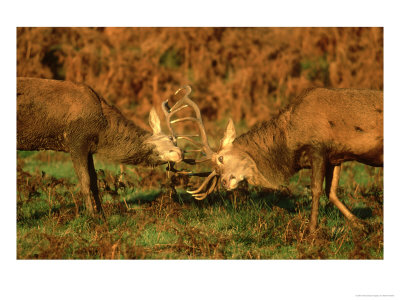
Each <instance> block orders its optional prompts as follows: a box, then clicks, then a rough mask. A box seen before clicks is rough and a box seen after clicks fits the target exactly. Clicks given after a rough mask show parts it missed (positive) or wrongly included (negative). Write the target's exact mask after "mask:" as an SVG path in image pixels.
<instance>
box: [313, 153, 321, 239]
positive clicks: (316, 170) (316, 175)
mask: <svg viewBox="0 0 400 300" xmlns="http://www.w3.org/2000/svg"><path fill="white" fill-rule="evenodd" d="M311 172H312V175H311V194H312V205H311V217H310V233H313V232H314V231H315V230H316V228H317V222H318V206H319V198H320V197H321V194H322V185H323V183H324V177H325V161H324V158H323V156H322V155H314V157H313V159H312V163H311Z"/></svg>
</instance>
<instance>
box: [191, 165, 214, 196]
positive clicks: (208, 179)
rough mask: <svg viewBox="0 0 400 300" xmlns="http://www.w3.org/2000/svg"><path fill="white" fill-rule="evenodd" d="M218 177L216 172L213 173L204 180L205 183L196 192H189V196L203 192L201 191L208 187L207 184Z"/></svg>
mask: <svg viewBox="0 0 400 300" xmlns="http://www.w3.org/2000/svg"><path fill="white" fill-rule="evenodd" d="M216 175H217V172H216V171H215V170H214V171H212V172H211V174H210V175H208V177H207V178H206V179H205V180H204V182H203V183H202V184H201V185H200V187H199V188H197V189H196V190H194V191H187V192H188V193H189V194H197V193H199V192H201V190H202V189H203V188H204V187H205V186H206V185H207V183H208V182H209V181H210V180H211V179H212V178H214V177H215V176H216Z"/></svg>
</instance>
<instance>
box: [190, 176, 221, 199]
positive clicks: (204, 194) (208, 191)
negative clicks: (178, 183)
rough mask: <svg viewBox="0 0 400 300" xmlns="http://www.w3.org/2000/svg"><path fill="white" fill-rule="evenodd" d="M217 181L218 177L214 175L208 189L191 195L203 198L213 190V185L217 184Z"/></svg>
mask: <svg viewBox="0 0 400 300" xmlns="http://www.w3.org/2000/svg"><path fill="white" fill-rule="evenodd" d="M217 182H218V177H216V176H214V177H212V182H211V186H210V187H209V188H208V190H206V191H205V192H204V193H195V194H192V196H193V197H194V198H195V199H196V200H203V199H204V198H206V197H207V196H208V195H209V194H211V192H212V191H213V190H214V188H215V186H216V185H217Z"/></svg>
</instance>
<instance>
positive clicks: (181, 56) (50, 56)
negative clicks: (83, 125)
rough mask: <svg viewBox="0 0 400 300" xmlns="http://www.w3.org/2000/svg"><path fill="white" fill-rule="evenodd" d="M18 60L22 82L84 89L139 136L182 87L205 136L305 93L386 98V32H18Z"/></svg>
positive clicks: (271, 110)
mask: <svg viewBox="0 0 400 300" xmlns="http://www.w3.org/2000/svg"><path fill="white" fill-rule="evenodd" d="M17 59H18V64H17V74H18V76H32V77H42V78H56V79H66V80H71V81H79V82H85V83H86V84H88V85H90V86H91V87H93V88H94V90H96V91H97V92H99V93H100V94H102V95H103V96H104V97H105V98H106V99H107V100H108V101H110V102H112V103H114V104H117V105H118V107H119V108H120V109H122V112H123V113H124V114H126V115H127V116H128V117H129V118H131V119H133V120H134V121H135V122H136V121H137V123H138V124H140V125H141V126H143V127H146V126H147V124H146V121H145V119H146V116H147V114H148V112H149V110H150V107H151V105H153V104H154V105H155V106H156V107H157V109H159V107H160V105H159V104H160V103H161V101H162V100H165V99H166V98H167V97H168V96H169V95H170V94H171V93H172V92H174V91H175V90H176V89H177V88H179V87H182V86H184V85H186V84H189V85H190V86H191V87H192V89H193V99H194V100H195V101H196V102H197V103H199V106H200V108H201V110H202V114H203V119H204V120H207V122H208V125H209V126H210V125H212V124H215V121H217V120H221V119H222V118H225V117H227V116H232V117H233V119H234V121H235V122H238V121H241V120H245V121H246V123H247V125H248V126H251V125H253V124H254V123H256V122H257V121H263V120H267V119H269V118H270V117H271V116H272V115H273V114H275V113H276V112H277V111H278V110H279V109H280V108H281V107H282V106H283V105H285V104H286V103H288V102H289V101H290V100H291V99H293V98H294V97H295V96H297V95H299V94H300V93H301V92H302V91H303V90H304V89H305V88H308V87H312V86H325V87H336V88H371V89H380V90H381V89H383V28H18V30H17ZM159 112H160V111H159ZM206 128H207V124H206Z"/></svg>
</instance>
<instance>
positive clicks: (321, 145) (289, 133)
mask: <svg viewBox="0 0 400 300" xmlns="http://www.w3.org/2000/svg"><path fill="white" fill-rule="evenodd" d="M232 128H233V129H232ZM228 131H230V132H231V133H230V134H229V133H227V132H228ZM227 132H226V134H225V137H224V139H225V140H224V139H223V141H221V144H224V143H225V146H223V147H221V149H220V150H219V152H218V153H216V154H215V155H214V159H213V160H214V163H215V164H216V169H217V170H218V172H219V174H220V175H221V177H222V182H223V184H225V186H226V187H227V188H229V189H231V188H235V187H236V184H237V183H238V182H239V181H240V180H242V179H247V180H249V182H250V183H253V184H257V185H263V186H266V187H271V188H277V187H278V186H279V185H281V184H283V183H284V182H285V181H286V180H288V179H289V178H290V177H291V176H292V175H293V174H294V173H296V172H297V171H299V170H300V169H303V168H311V169H312V186H311V188H312V195H313V208H312V214H311V225H310V226H311V230H315V227H316V222H317V214H318V211H317V209H318V201H319V197H320V195H321V193H322V184H323V180H324V177H326V190H327V194H328V195H329V198H330V199H331V201H332V202H334V203H335V205H337V206H338V205H339V204H338V201H335V200H336V198H337V197H336V190H335V189H336V186H337V182H334V183H333V184H332V178H335V179H334V180H335V181H336V180H337V181H338V180H339V171H340V164H341V163H342V162H345V161H350V160H355V161H358V162H361V163H364V164H368V165H371V166H375V167H382V166H383V92H381V91H372V90H356V89H325V88H315V89H309V90H307V91H305V92H304V93H303V94H302V95H301V96H300V97H298V98H297V99H296V100H295V101H294V102H293V103H292V104H291V105H290V106H288V107H287V108H286V109H285V110H284V111H282V112H281V113H280V114H279V115H278V116H277V117H275V118H274V119H272V120H271V121H269V122H264V123H262V124H260V125H258V126H256V127H254V128H253V129H251V130H250V131H249V132H247V133H245V134H243V135H241V136H240V137H238V138H237V139H235V132H234V127H233V124H232V125H228V128H227ZM232 142H233V143H232ZM220 156H222V157H223V161H225V163H222V164H221V163H220V162H218V158H219V157H220ZM335 168H337V171H336V173H337V175H336V176H333V172H334V169H335ZM237 170H243V171H242V173H241V174H239V173H238V171H237ZM331 186H334V187H335V189H332V190H330V188H331ZM340 209H341V211H342V212H344V213H345V215H346V216H347V217H348V218H350V219H352V220H355V217H354V216H353V215H352V214H351V213H350V212H349V211H344V210H342V207H341V208H340Z"/></svg>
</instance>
